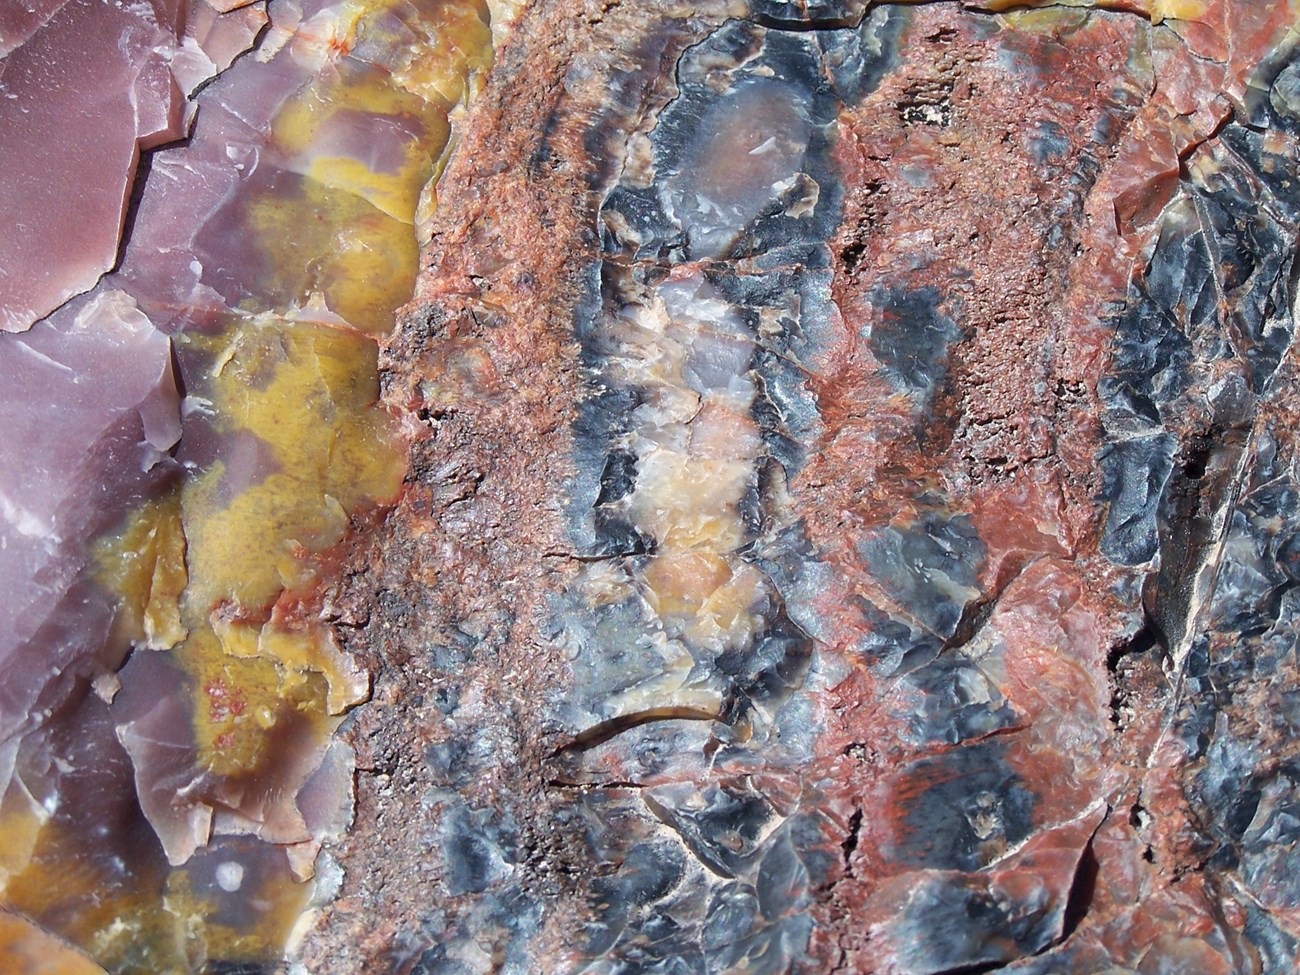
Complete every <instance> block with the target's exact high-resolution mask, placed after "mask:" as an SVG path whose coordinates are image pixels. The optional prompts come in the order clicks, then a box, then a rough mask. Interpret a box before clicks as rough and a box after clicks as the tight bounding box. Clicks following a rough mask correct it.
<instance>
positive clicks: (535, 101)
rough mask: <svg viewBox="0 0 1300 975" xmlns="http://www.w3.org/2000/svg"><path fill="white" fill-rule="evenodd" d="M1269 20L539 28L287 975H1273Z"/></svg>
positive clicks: (427, 371) (369, 640)
mask: <svg viewBox="0 0 1300 975" xmlns="http://www.w3.org/2000/svg"><path fill="white" fill-rule="evenodd" d="M1166 18H1168V19H1166ZM1292 21H1293V14H1292V13H1291V12H1290V10H1289V9H1288V8H1283V7H1275V8H1273V9H1270V10H1264V9H1262V8H1258V7H1256V6H1254V5H1233V4H1180V5H1170V4H1162V5H1158V6H1157V7H1142V8H1140V9H1135V10H1133V11H1117V12H1097V11H1094V12H1086V11H1076V10H1069V9H1060V8H1057V9H1051V10H1044V11H1029V12H1025V11H1021V12H1016V13H1013V14H1007V15H994V14H992V13H990V12H988V11H985V10H979V9H967V8H965V7H963V6H961V5H957V4H929V5H921V6H916V7H905V6H890V5H885V6H879V7H875V8H873V9H871V10H867V11H864V10H863V9H862V8H844V9H841V8H839V7H835V6H834V5H831V6H826V7H825V8H824V9H823V7H821V6H818V7H816V8H814V7H813V6H811V5H809V6H808V7H806V8H805V7H802V6H800V7H797V8H796V7H795V5H787V4H766V5H764V4H759V5H756V6H754V7H753V8H748V7H745V6H743V5H739V4H737V5H731V6H728V5H725V4H705V5H699V4H697V5H692V6H690V7H685V6H683V7H680V8H678V7H674V6H673V5H671V4H657V5H632V6H629V5H611V6H595V5H589V6H581V5H575V4H548V3H538V4H535V5H532V6H530V7H529V8H528V9H526V10H525V12H524V14H523V20H522V22H521V26H520V27H519V28H518V29H517V30H516V31H515V33H514V34H513V35H512V38H511V40H510V41H509V42H508V44H507V45H506V47H505V49H504V52H503V53H502V55H501V56H500V59H499V62H498V67H497V69H496V70H495V72H494V75H493V77H492V80H491V83H490V85H489V87H488V89H487V91H486V93H485V95H484V98H483V101H481V102H480V104H479V107H478V109H477V111H476V113H475V114H474V116H473V117H472V118H471V119H470V125H469V127H468V128H467V130H466V134H465V137H464V140H463V141H462V143H461V145H460V148H459V150H458V154H457V156H456V157H455V158H454V160H453V162H452V164H451V167H450V168H449V170H448V173H447V174H446V176H445V177H444V180H443V183H442V186H441V188H440V199H441V203H442V209H441V210H440V212H439V214H438V216H437V218H436V220H435V222H434V224H433V228H432V229H433V236H432V243H431V245H430V248H429V250H428V261H429V271H428V272H427V274H426V275H425V277H424V278H423V279H422V280H421V285H420V291H419V294H418V299H417V303H416V304H415V305H414V306H412V309H411V311H410V314H409V315H408V318H407V321H406V323H405V326H404V328H403V330H402V331H401V333H400V334H399V336H398V337H397V339H396V340H395V341H394V342H393V343H392V344H391V345H390V347H389V349H388V353H387V356H386V360H385V362H386V379H387V387H386V388H387V393H386V395H387V399H388V402H389V403H390V405H391V406H392V408H393V409H394V410H396V411H397V412H398V413H399V414H400V415H403V416H405V417H406V418H407V421H408V425H409V427H410V428H411V429H412V430H413V431H414V443H413V447H412V454H411V469H410V474H409V477H408V484H407V491H406V494H405V496H404V498H403V500H402V502H401V503H400V504H399V506H398V508H397V510H396V512H395V513H394V514H393V516H392V517H391V518H390V520H389V523H388V526H387V534H386V536H385V537H384V538H383V540H382V541H381V542H379V543H378V544H377V546H376V549H375V552H374V554H373V555H372V556H371V558H372V562H371V564H370V566H369V568H368V570H367V571H366V572H364V573H361V574H358V575H357V576H355V577H354V579H353V583H354V584H353V586H352V587H351V588H350V589H349V591H348V592H347V593H346V594H345V597H344V600H343V605H345V606H346V607H347V614H348V616H349V618H351V619H352V620H353V621H354V624H355V628H353V629H351V630H350V636H349V639H348V640H347V645H348V646H349V647H350V648H351V649H352V650H353V651H354V652H356V653H358V654H359V655H362V656H363V657H364V659H367V660H368V661H369V662H370V664H371V666H372V667H373V668H374V671H375V674H376V683H375V693H374V699H373V701H372V702H371V703H370V704H368V705H366V706H365V707H363V708H362V709H361V710H359V711H358V713H357V716H356V720H355V723H354V724H352V725H351V727H350V729H349V730H348V731H347V736H348V739H349V740H350V741H351V742H352V743H353V744H354V746H355V747H356V749H357V752H358V759H359V779H358V812H357V815H358V818H357V823H356V826H355V827H354V829H353V831H352V832H351V833H350V834H349V836H348V837H347V839H346V840H345V841H343V842H342V843H341V844H340V845H339V847H338V849H337V850H335V856H337V858H338V861H339V863H340V865H341V866H342V867H343V869H344V871H345V877H344V883H343V887H342V890H341V896H340V899H339V900H338V901H337V902H335V903H334V904H333V905H330V906H329V907H327V908H326V909H325V910H324V911H323V912H322V914H321V916H320V917H319V919H318V920H317V922H316V926H315V929H314V930H313V931H312V932H311V933H310V934H309V935H308V936H307V938H306V941H305V943H304V948H303V956H302V957H303V960H304V962H305V964H306V966H307V967H308V969H309V970H321V971H326V970H360V969H367V970H369V969H375V970H393V971H397V972H419V973H435V972H436V973H443V972H447V973H451V972H455V973H463V972H486V971H508V972H515V971H517V972H525V971H536V970H546V971H557V972H558V971H586V972H593V973H594V972H601V973H614V972H618V973H631V972H638V973H640V972H663V973H670V972H671V973H678V972H680V973H688V972H689V973H694V972H711V973H712V972H755V973H756V972H773V973H775V972H789V971H808V972H814V971H816V972H829V971H833V970H841V971H852V972H894V973H914V975H923V973H924V975H931V973H941V972H949V971H965V970H971V969H978V970H986V969H989V968H1001V967H1005V968H1007V969H1008V970H1015V971H1034V972H1093V971H1100V970H1116V971H1137V972H1143V973H1153V972H1165V971H1193V970H1195V971H1202V972H1265V971H1267V972H1285V971H1291V970H1293V968H1294V965H1295V964H1296V956H1295V950H1296V949H1295V944H1296V942H1295V940H1294V938H1295V936H1296V935H1297V934H1300V927H1297V920H1296V917H1295V915H1294V913H1293V912H1294V910H1295V907H1294V905H1295V903H1296V902H1295V900H1294V899H1293V895H1292V894H1291V893H1289V891H1290V888H1291V883H1290V881H1289V880H1288V879H1287V878H1288V877H1289V876H1290V874H1291V871H1292V869H1293V863H1294V861H1293V857H1294V837H1293V833H1292V832H1290V831H1292V830H1293V829H1294V827H1293V820H1292V813H1290V812H1289V811H1288V810H1289V808H1290V806H1289V803H1291V802H1292V800H1291V798H1290V796H1291V790H1292V789H1293V788H1295V786H1294V784H1293V777H1292V773H1290V772H1289V771H1288V769H1289V765H1288V761H1289V759H1288V758H1287V755H1288V754H1289V751H1290V749H1291V746H1290V745H1289V744H1288V743H1287V742H1289V738H1290V734H1291V732H1290V725H1289V724H1288V721H1289V718H1287V717H1286V716H1287V715H1288V714H1289V713H1290V711H1289V709H1288V707H1287V706H1286V704H1285V703H1284V702H1285V701H1286V700H1288V699H1289V698H1288V697H1287V695H1288V694H1290V693H1291V690H1289V689H1290V688H1293V686H1294V676H1293V675H1292V674H1291V671H1290V670H1289V669H1288V668H1290V667H1291V666H1292V665H1291V663H1290V660H1291V654H1292V652H1293V650H1292V648H1293V645H1294V629H1293V626H1294V618H1293V616H1292V614H1291V612H1290V609H1289V606H1290V603H1289V601H1288V600H1289V597H1288V596H1287V592H1288V591H1289V586H1290V583H1289V581H1288V580H1289V579H1290V575H1289V574H1288V573H1289V572H1290V568H1289V566H1290V562H1289V561H1288V556H1287V555H1286V552H1287V545H1288V543H1287V541H1286V539H1287V538H1289V537H1290V532H1291V531H1292V529H1291V528H1290V527H1288V526H1289V525H1290V524H1291V517H1292V516H1291V514H1290V512H1291V510H1292V508H1291V507H1289V505H1290V504H1291V502H1290V501H1288V500H1287V499H1288V498H1290V495H1291V491H1290V488H1289V487H1288V485H1289V483H1290V482H1289V478H1290V476H1292V475H1291V474H1290V473H1289V472H1290V471H1291V470H1292V468H1291V460H1290V459H1289V458H1290V453H1289V447H1288V446H1287V445H1288V444H1289V443H1290V439H1291V435H1290V433H1289V431H1288V421H1287V419H1286V417H1287V415H1288V410H1289V409H1291V407H1290V406H1288V404H1289V403H1291V401H1292V399H1293V394H1292V392H1291V390H1292V388H1293V386H1292V384H1291V382H1290V381H1289V379H1288V378H1287V377H1288V376H1289V372H1288V370H1289V369H1290V368H1291V366H1290V362H1291V356H1290V353H1289V349H1290V345H1291V340H1292V331H1293V329H1292V314H1293V305H1294V301H1295V293H1294V290H1295V288H1294V281H1295V272H1294V270H1293V268H1294V261H1293V256H1294V248H1295V239H1294V229H1293V228H1294V226H1295V223H1294V221H1295V214H1294V211H1293V209H1292V207H1293V206H1294V196H1295V193H1296V187H1297V184H1296V183H1295V176H1294V173H1295V168H1294V167H1295V164H1296V143H1295V142H1293V141H1292V134H1291V133H1292V131H1293V128H1294V126H1295V123H1296V116H1295V114H1294V105H1293V100H1294V99H1293V95H1292V94H1291V93H1292V92H1293V91H1294V81H1293V80H1291V79H1292V77H1293V76H1294V74H1295V69H1294V68H1292V67H1289V65H1290V64H1292V61H1291V48H1292V44H1293V35H1292V34H1291V33H1290V30H1291V24H1292ZM1287 228H1290V229H1287ZM557 245H558V246H557ZM376 922H378V923H376Z"/></svg>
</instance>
